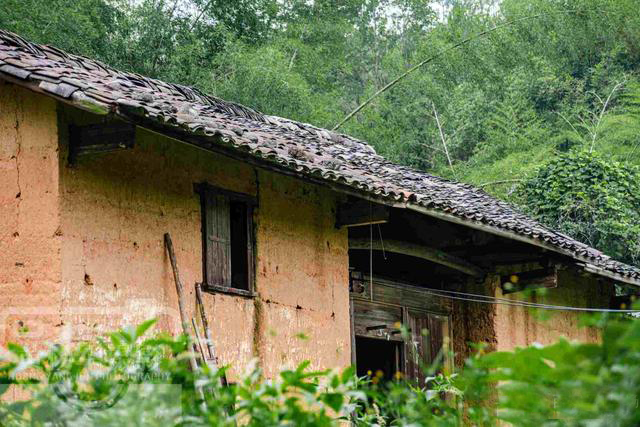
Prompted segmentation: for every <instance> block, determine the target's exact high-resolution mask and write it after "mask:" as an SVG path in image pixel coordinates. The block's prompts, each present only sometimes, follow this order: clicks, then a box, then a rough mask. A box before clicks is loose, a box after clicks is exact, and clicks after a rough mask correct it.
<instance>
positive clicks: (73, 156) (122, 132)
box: [69, 121, 136, 164]
mask: <svg viewBox="0 0 640 427" xmlns="http://www.w3.org/2000/svg"><path fill="white" fill-rule="evenodd" d="M135 134H136V125H135V124H133V123H127V122H123V121H110V122H106V123H97V124H92V125H83V126H76V125H70V126H69V163H71V164H74V163H75V161H76V160H77V159H78V157H81V156H87V155H91V154H100V153H109V152H113V151H120V150H128V149H132V148H133V147H134V145H135Z"/></svg>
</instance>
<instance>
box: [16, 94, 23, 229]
mask: <svg viewBox="0 0 640 427" xmlns="http://www.w3.org/2000/svg"><path fill="white" fill-rule="evenodd" d="M21 106H22V104H21V103H20V102H16V105H15V109H14V113H15V121H16V123H15V130H16V153H15V155H14V159H15V161H16V185H17V187H18V193H17V194H16V199H18V206H17V209H16V219H17V221H18V226H19V225H20V204H21V202H22V187H21V186H20V156H21V154H22V136H21V133H20V112H19V111H18V110H19V109H20V108H21Z"/></svg>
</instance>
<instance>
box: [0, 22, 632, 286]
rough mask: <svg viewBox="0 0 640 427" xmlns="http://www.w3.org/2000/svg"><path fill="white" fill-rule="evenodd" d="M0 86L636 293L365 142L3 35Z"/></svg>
mask: <svg viewBox="0 0 640 427" xmlns="http://www.w3.org/2000/svg"><path fill="white" fill-rule="evenodd" d="M0 78H2V79H5V80H10V81H12V82H14V83H16V84H19V85H22V86H26V87H28V88H30V89H32V90H35V91H38V92H41V93H44V94H47V95H49V96H52V97H55V98H56V99H59V100H62V101H65V102H68V103H71V104H73V105H75V106H77V107H79V108H83V109H86V110H90V111H94V112H96V113H102V114H107V113H111V114H114V115H118V116H121V117H123V118H126V119H127V120H130V121H133V122H135V123H138V124H141V125H143V126H152V127H153V128H154V129H155V130H159V131H161V132H162V131H166V132H167V133H170V134H172V135H176V134H177V135H184V137H189V138H191V140H193V139H194V138H196V139H198V140H199V141H201V142H202V145H204V146H207V147H210V148H212V147H214V146H219V147H220V148H224V149H227V150H228V149H231V150H237V151H239V152H243V153H244V154H245V155H247V156H248V157H251V158H256V159H259V160H260V161H264V162H267V163H271V164H272V165H273V166H274V167H277V168H279V169H283V170H288V171H290V172H293V173H296V174H300V175H305V176H307V177H310V178H313V179H315V180H317V181H322V182H327V183H331V184H333V185H337V186H340V187H342V188H350V190H351V191H353V192H355V193H360V194H363V193H364V194H367V195H368V196H369V197H375V198H376V199H380V200H385V201H389V202H394V203H402V204H405V205H408V206H410V207H412V208H415V209H418V210H421V211H423V212H424V213H427V214H432V215H436V216H438V215H440V216H444V217H445V218H448V219H451V220H455V221H457V222H460V223H463V224H468V225H469V226H472V227H480V226H481V227H483V229H485V230H488V231H493V232H496V233H498V234H502V235H504V234H505V233H507V234H508V235H509V236H511V237H512V238H519V240H524V241H528V242H531V243H534V244H537V245H540V246H544V247H547V248H549V249H551V250H555V251H558V252H560V253H563V254H565V255H569V256H571V257H573V258H574V259H576V260H578V261H581V262H582V263H584V264H585V266H586V267H588V268H589V269H590V270H591V271H594V272H596V273H599V274H604V275H608V276H613V277H614V278H618V279H620V280H623V281H627V282H630V283H636V284H640V270H638V269H636V268H634V267H631V266H628V265H626V264H623V263H620V262H617V261H614V260H612V259H611V258H609V257H608V256H606V255H604V254H602V253H601V252H599V251H598V250H596V249H593V248H591V247H589V246H587V245H585V244H583V243H580V242H578V241H576V240H574V239H572V238H571V237H568V236H566V235H564V234H561V233H559V232H556V231H554V230H551V229H549V228H547V227H545V226H543V225H541V224H540V223H538V222H536V221H534V220H532V219H530V218H528V217H527V216H525V215H523V214H522V213H520V212H518V211H517V210H516V209H514V208H513V207H512V206H510V205H509V204H507V203H505V202H502V201H499V200H497V199H495V198H494V197H492V196H490V195H488V194H487V193H485V192H484V191H482V190H480V189H478V188H475V187H473V186H471V185H467V184H461V183H457V182H452V181H448V180H445V179H442V178H439V177H436V176H433V175H430V174H428V173H425V172H420V171H417V170H414V169H411V168H408V167H405V166H400V165H397V164H394V163H392V162H390V161H388V160H386V159H385V158H383V157H382V156H379V155H378V154H376V152H375V150H374V149H373V148H372V147H371V146H370V145H368V144H367V143H365V142H362V141H359V140H357V139H355V138H352V137H349V136H347V135H343V134H339V133H336V132H332V131H328V130H325V129H321V128H317V127H315V126H312V125H309V124H304V123H299V122H295V121H292V120H288V119H283V118H280V117H275V116H268V115H265V114H261V113H259V112H256V111H254V110H252V109H250V108H247V107H244V106H242V105H239V104H235V103H232V102H227V101H224V100H221V99H219V98H216V97H213V96H209V95H206V94H204V93H202V92H200V91H199V90H197V89H193V88H189V87H186V86H182V85H177V84H171V83H165V82H162V81H160V80H155V79H151V78H147V77H144V76H140V75H138V74H133V73H125V72H121V71H118V70H115V69H113V68H111V67H109V66H106V65H104V64H102V63H100V62H98V61H95V60H91V59H87V58H84V57H81V56H77V55H72V54H68V53H65V52H63V51H60V50H59V49H56V48H54V47H50V46H43V45H38V44H35V43H31V42H28V41H26V40H24V39H22V38H21V37H19V36H17V35H15V34H13V33H9V32H6V31H2V30H0Z"/></svg>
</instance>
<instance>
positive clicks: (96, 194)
mask: <svg viewBox="0 0 640 427" xmlns="http://www.w3.org/2000/svg"><path fill="white" fill-rule="evenodd" d="M90 120H95V119H93V118H91V117H90V116H88V115H84V114H80V113H79V112H77V111H72V110H70V109H69V108H66V107H65V108H63V109H62V114H61V119H60V122H61V124H60V129H61V143H62V153H63V155H64V154H65V151H66V144H67V143H66V139H67V137H66V134H65V133H66V129H67V124H68V123H69V122H76V123H82V122H86V121H90ZM61 157H62V156H61ZM64 163H65V162H64V161H63V162H61V167H60V186H61V200H62V201H61V206H62V217H61V218H62V220H61V221H62V225H61V233H62V234H63V244H62V265H63V268H62V280H63V301H62V307H63V312H64V321H65V327H66V329H67V333H66V336H67V337H69V338H70V339H71V340H72V341H74V340H84V339H88V338H90V337H91V336H93V335H95V334H99V333H101V332H104V331H108V330H111V329H113V328H116V327H119V326H122V325H124V324H135V323H137V322H140V321H142V320H145V319H148V318H151V317H158V318H159V319H161V327H163V328H169V329H173V330H177V329H178V321H179V320H178V319H179V317H178V316H179V315H178V312H177V296H176V290H175V285H174V282H173V277H172V274H171V268H170V264H169V261H168V258H167V256H166V254H165V249H164V244H163V234H164V233H165V232H170V233H171V235H172V237H173V242H174V246H175V249H176V253H177V259H178V264H179V268H180V272H181V275H182V280H183V282H184V284H185V288H186V290H187V300H188V302H189V310H190V311H191V312H193V302H194V300H195V297H194V292H193V285H194V283H196V282H199V281H201V280H202V246H201V245H202V240H201V218H200V200H199V197H198V195H197V194H196V193H195V192H194V189H193V184H194V183H197V182H204V181H206V182H208V183H210V184H212V185H215V186H219V187H222V188H226V189H229V190H232V191H236V192H242V193H248V194H252V195H257V196H258V203H259V206H258V209H257V210H256V215H255V221H256V250H257V256H256V291H257V292H258V294H259V297H257V298H255V299H249V298H243V297H238V296H230V295H224V294H215V295H213V294H205V305H206V309H207V313H208V316H209V322H210V324H211V328H212V332H213V335H214V338H215V341H216V346H217V349H218V350H219V355H220V358H221V360H222V362H223V363H225V364H226V363H232V364H233V365H234V366H235V367H242V366H244V365H246V364H247V362H248V361H249V360H250V359H252V358H253V357H257V358H258V360H259V361H260V362H261V363H262V365H263V366H264V367H265V369H266V373H267V374H270V373H272V372H274V370H276V369H279V368H282V367H283V366H292V365H294V364H297V363H299V362H300V361H302V360H305V359H310V360H312V361H313V362H314V365H315V366H316V367H319V366H323V367H338V366H345V365H347V364H348V363H349V362H350V347H349V346H350V339H349V312H348V307H349V303H348V301H349V300H348V286H347V284H348V253H347V233H346V231H344V230H336V229H335V227H334V223H335V205H336V201H337V196H336V195H334V194H333V193H331V192H330V191H329V190H327V189H324V188H322V187H319V186H316V185H312V184H307V183H304V182H302V181H300V180H296V179H294V178H290V177H285V176H282V175H278V174H274V173H271V172H267V171H262V170H256V169H255V168H253V167H251V166H249V165H247V164H245V163H241V162H238V161H234V160H231V159H229V158H226V157H223V156H219V155H215V154H212V153H209V152H205V151H201V150H198V149H196V148H194V147H191V146H188V145H184V144H180V143H178V142H177V141H174V140H170V139H168V138H165V137H162V136H159V135H156V134H153V133H150V132H147V131H144V130H138V132H137V135H136V147H135V148H134V149H133V150H128V151H121V152H116V153H110V154H103V155H99V156H94V157H91V158H81V159H80V160H79V162H78V164H77V166H76V167H73V168H69V167H67V166H66V165H65V164H64ZM302 334H304V335H305V336H306V337H307V338H306V339H302V338H300V336H301V335H302Z"/></svg>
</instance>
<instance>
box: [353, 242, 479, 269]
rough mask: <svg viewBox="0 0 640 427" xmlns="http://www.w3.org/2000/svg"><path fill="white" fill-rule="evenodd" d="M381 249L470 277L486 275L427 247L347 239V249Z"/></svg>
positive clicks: (471, 266)
mask: <svg viewBox="0 0 640 427" xmlns="http://www.w3.org/2000/svg"><path fill="white" fill-rule="evenodd" d="M383 248H384V250H385V251H386V252H395V253H398V254H402V255H408V256H413V257H416V258H422V259H425V260H427V261H431V262H434V263H436V264H441V265H444V266H446V267H449V268H452V269H454V270H457V271H460V272H462V273H465V274H468V275H470V276H474V277H484V276H485V274H486V272H485V271H484V270H483V269H481V268H480V267H478V266H476V265H473V264H471V263H470V262H468V261H466V260H464V259H462V258H458V257H456V256H453V255H449V254H447V253H446V252H442V251H439V250H437V249H434V248H430V247H428V246H422V245H417V244H415V243H408V242H402V241H398V240H386V239H385V240H384V244H383V243H382V242H380V240H374V241H373V242H372V241H371V240H370V239H367V238H355V239H353V238H352V239H349V249H360V250H369V249H373V250H382V249H383Z"/></svg>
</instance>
